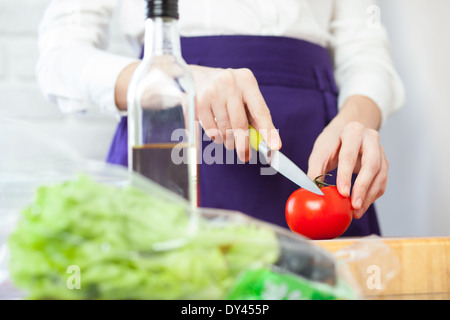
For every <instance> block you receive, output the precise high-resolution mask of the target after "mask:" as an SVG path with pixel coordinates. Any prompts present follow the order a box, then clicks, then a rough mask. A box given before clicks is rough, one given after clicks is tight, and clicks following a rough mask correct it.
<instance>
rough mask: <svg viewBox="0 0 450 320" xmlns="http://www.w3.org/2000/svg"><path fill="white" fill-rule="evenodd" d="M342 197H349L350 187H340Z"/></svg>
mask: <svg viewBox="0 0 450 320" xmlns="http://www.w3.org/2000/svg"><path fill="white" fill-rule="evenodd" d="M342 195H343V196H344V197H348V196H349V195H350V187H349V186H348V185H345V186H343V187H342Z"/></svg>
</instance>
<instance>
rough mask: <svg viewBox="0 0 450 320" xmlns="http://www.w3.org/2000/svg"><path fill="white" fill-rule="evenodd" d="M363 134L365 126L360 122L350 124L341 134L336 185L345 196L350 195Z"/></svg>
mask: <svg viewBox="0 0 450 320" xmlns="http://www.w3.org/2000/svg"><path fill="white" fill-rule="evenodd" d="M363 134H364V127H363V126H362V125H360V124H358V123H355V124H350V125H348V126H347V128H346V129H345V130H344V131H343V132H342V134H341V148H340V151H339V158H338V169H337V177H336V186H337V188H338V191H339V193H340V194H341V195H342V196H343V197H349V196H350V188H351V183H352V175H353V172H354V170H355V166H356V162H357V160H358V158H359V152H360V150H361V144H362V139H363Z"/></svg>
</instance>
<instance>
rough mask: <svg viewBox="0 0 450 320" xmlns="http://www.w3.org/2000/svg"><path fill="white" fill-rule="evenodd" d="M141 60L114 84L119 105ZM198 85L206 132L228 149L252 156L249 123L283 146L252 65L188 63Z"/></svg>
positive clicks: (198, 104)
mask: <svg viewBox="0 0 450 320" xmlns="http://www.w3.org/2000/svg"><path fill="white" fill-rule="evenodd" d="M138 65H139V62H136V63H133V64H130V65H129V66H127V67H126V68H125V69H124V70H123V71H122V72H121V74H120V75H119V77H118V79H117V81H116V87H115V100H116V106H117V108H119V109H120V110H126V108H127V99H126V96H127V90H128V85H129V83H130V80H131V77H132V75H133V72H134V71H135V70H136V68H137V66H138ZM189 68H190V70H191V72H192V75H193V77H194V83H195V87H196V91H197V92H196V98H197V100H196V108H197V117H198V120H199V121H200V123H201V125H202V126H203V129H204V130H205V132H206V134H207V135H208V136H209V137H210V138H211V139H213V140H214V141H215V142H217V143H223V144H224V145H225V147H226V148H227V149H236V152H237V155H238V157H239V159H240V160H241V161H248V160H249V159H250V155H251V154H250V152H251V151H250V150H251V149H250V143H249V134H248V125H249V124H251V125H252V126H253V127H254V128H255V129H256V130H258V131H259V132H260V134H261V135H262V137H263V139H264V140H265V141H266V143H267V144H268V146H269V147H270V148H271V149H272V150H278V149H280V148H281V139H280V136H279V134H278V131H277V130H276V129H275V126H274V124H273V123H272V117H271V115H270V111H269V108H268V107H267V104H266V102H265V101H264V98H263V96H262V94H261V92H260V91H259V86H258V83H257V81H256V79H255V77H254V75H253V73H252V72H251V71H250V70H249V69H220V68H209V67H202V66H195V65H190V66H189Z"/></svg>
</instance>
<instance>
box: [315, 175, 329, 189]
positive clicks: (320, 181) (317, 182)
mask: <svg viewBox="0 0 450 320" xmlns="http://www.w3.org/2000/svg"><path fill="white" fill-rule="evenodd" d="M326 176H330V177H332V176H333V175H332V174H330V173H327V174H322V175H320V176H318V177H316V178H315V179H314V182H315V183H316V185H317V186H318V187H319V188H323V187H331V186H333V185H332V184H328V183H326V182H325V177H326ZM320 178H323V179H322V180H319V179H320Z"/></svg>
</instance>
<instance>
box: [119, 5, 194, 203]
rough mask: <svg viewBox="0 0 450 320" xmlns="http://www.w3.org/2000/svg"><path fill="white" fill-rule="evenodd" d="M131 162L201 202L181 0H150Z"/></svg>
mask: <svg viewBox="0 0 450 320" xmlns="http://www.w3.org/2000/svg"><path fill="white" fill-rule="evenodd" d="M127 102H128V167H129V170H130V171H136V172H138V173H140V174H142V175H144V176H146V177H147V178H149V179H151V180H153V181H154V182H157V183H159V184H160V185H162V186H164V187H166V188H167V189H170V190H171V191H173V192H175V193H177V194H179V195H181V196H183V197H184V198H186V199H188V200H189V201H190V203H191V204H192V205H193V206H194V207H196V206H197V205H198V196H197V192H198V190H197V159H198V154H197V153H198V146H199V144H198V137H199V127H198V123H197V122H196V116H195V105H194V103H195V89H194V82H193V78H192V75H191V73H190V71H189V69H188V66H187V64H186V62H185V61H184V59H183V57H182V55H181V45H180V36H179V33H178V3H177V0H153V1H150V0H147V19H146V21H145V44H144V56H143V59H142V62H141V63H140V65H139V66H138V68H137V69H136V71H135V73H134V75H133V77H132V79H131V82H130V85H129V89H128V96H127Z"/></svg>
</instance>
